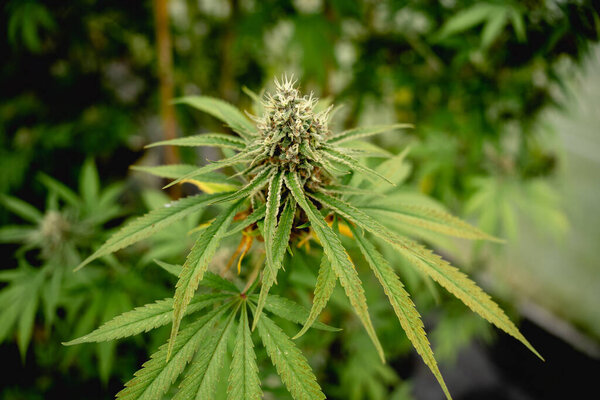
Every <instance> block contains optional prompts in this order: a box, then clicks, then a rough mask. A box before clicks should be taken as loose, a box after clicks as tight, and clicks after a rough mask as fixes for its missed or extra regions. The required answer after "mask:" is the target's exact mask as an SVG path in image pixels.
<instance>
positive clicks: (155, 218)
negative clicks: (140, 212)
mask: <svg viewBox="0 0 600 400" xmlns="http://www.w3.org/2000/svg"><path fill="white" fill-rule="evenodd" d="M225 195H227V194H226V193H216V194H201V195H197V196H189V197H186V198H183V199H181V200H177V201H174V202H171V203H168V204H165V207H163V208H159V209H156V210H152V211H150V212H149V213H148V214H146V215H144V216H142V217H139V218H137V219H136V220H134V221H132V222H130V223H128V224H126V225H125V226H124V227H122V228H121V229H120V230H119V231H118V232H117V233H115V234H114V235H112V236H111V237H110V239H108V240H107V241H106V243H104V244H103V245H102V246H101V247H100V248H99V249H98V250H96V251H95V252H94V253H93V254H92V255H91V256H89V257H88V258H86V259H85V260H84V261H83V262H82V263H81V264H79V266H77V268H76V269H75V270H76V271H77V270H79V269H81V268H83V267H84V266H85V265H87V264H89V263H90V262H92V261H93V260H95V259H97V258H99V257H102V256H105V255H107V254H110V253H114V252H115V251H117V250H120V249H122V248H124V247H127V246H130V245H132V244H134V243H136V242H139V241H140V240H142V239H146V238H147V237H149V236H151V235H152V234H154V233H155V232H158V231H159V230H161V229H163V228H166V227H167V226H169V225H171V224H172V223H174V222H176V221H179V220H180V219H182V218H184V217H186V216H188V215H190V214H191V213H193V212H197V211H199V210H200V209H202V208H203V207H205V206H207V205H209V204H212V203H214V202H215V201H216V200H218V199H220V198H223V197H224V196H225Z"/></svg>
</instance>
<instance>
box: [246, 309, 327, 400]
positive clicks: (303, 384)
mask: <svg viewBox="0 0 600 400" xmlns="http://www.w3.org/2000/svg"><path fill="white" fill-rule="evenodd" d="M257 326H258V334H259V335H260V338H261V340H262V342H263V344H264V346H265V348H266V350H267V354H268V355H269V357H270V358H271V361H272V362H273V365H274V366H275V368H276V369H277V373H278V374H279V376H280V377H281V380H282V382H283V384H284V385H285V386H286V387H287V389H288V391H289V392H290V393H291V395H292V397H293V398H294V399H295V400H320V399H325V395H324V394H323V392H322V391H321V387H320V386H319V384H318V383H317V379H316V378H315V375H314V374H313V372H312V369H311V368H310V365H308V362H307V361H306V358H304V356H303V355H302V352H300V350H298V348H297V347H296V346H295V345H294V342H292V341H291V340H290V338H289V337H287V335H286V334H285V333H284V332H283V331H282V330H281V328H279V327H278V326H277V325H276V324H275V323H274V322H273V321H271V320H270V319H269V318H267V317H265V316H263V317H262V318H261V319H260V320H259V321H258V325H257Z"/></svg>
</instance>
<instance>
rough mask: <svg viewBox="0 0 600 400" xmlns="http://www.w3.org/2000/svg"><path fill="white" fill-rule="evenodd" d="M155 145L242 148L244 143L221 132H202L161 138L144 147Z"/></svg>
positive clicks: (244, 146) (244, 145)
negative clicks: (179, 136) (169, 138)
mask: <svg viewBox="0 0 600 400" xmlns="http://www.w3.org/2000/svg"><path fill="white" fill-rule="evenodd" d="M157 146H182V147H202V146H207V147H222V148H228V149H234V150H244V149H245V148H246V143H245V142H244V141H243V140H241V139H238V138H235V137H233V136H231V135H225V134H222V133H202V134H200V135H193V136H186V137H181V138H177V139H171V140H161V141H160V142H154V143H150V144H149V145H147V146H146V148H152V147H157Z"/></svg>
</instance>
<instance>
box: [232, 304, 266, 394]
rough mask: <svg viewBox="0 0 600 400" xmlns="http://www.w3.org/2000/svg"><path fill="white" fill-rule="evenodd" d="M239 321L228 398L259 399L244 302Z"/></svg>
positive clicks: (259, 391) (252, 344) (252, 348)
mask: <svg viewBox="0 0 600 400" xmlns="http://www.w3.org/2000/svg"><path fill="white" fill-rule="evenodd" d="M241 314H242V315H241V317H240V323H239V326H238V331H237V335H236V338H235V347H234V348H233V360H232V361H231V370H230V372H229V386H228V388H227V399H228V400H241V399H243V400H260V399H261V398H262V390H261V389H260V378H259V376H258V367H257V366H256V354H254V343H252V337H251V335H250V327H249V326H248V311H247V309H246V304H244V305H243V307H242V313H241Z"/></svg>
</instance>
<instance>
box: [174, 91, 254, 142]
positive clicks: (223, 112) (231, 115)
mask: <svg viewBox="0 0 600 400" xmlns="http://www.w3.org/2000/svg"><path fill="white" fill-rule="evenodd" d="M175 104H186V105H189V106H192V107H194V108H196V109H198V110H201V111H204V112H205V113H207V114H210V115H212V116H213V117H215V118H218V119H220V120H221V121H223V122H225V123H226V124H227V125H229V127H230V128H231V129H233V130H234V131H235V132H236V133H238V134H239V135H240V136H241V137H242V138H243V139H244V140H246V141H249V140H251V139H252V138H253V136H255V132H256V127H255V126H254V125H253V124H252V122H250V121H249V120H248V118H246V116H244V114H242V113H241V112H240V111H239V110H238V109H237V108H235V107H234V106H232V105H231V104H229V103H227V102H226V101H223V100H220V99H216V98H214V97H208V96H187V97H182V98H179V99H177V100H176V101H175Z"/></svg>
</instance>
